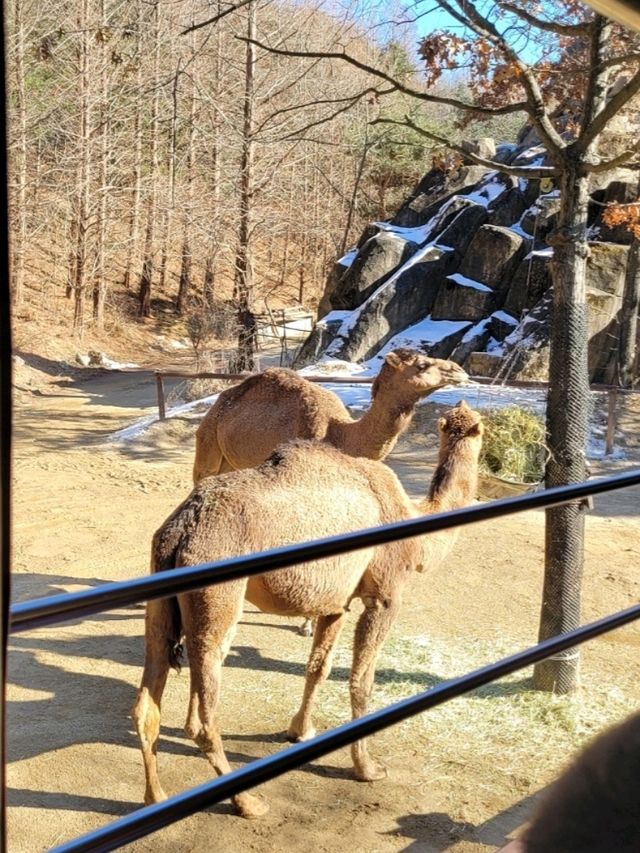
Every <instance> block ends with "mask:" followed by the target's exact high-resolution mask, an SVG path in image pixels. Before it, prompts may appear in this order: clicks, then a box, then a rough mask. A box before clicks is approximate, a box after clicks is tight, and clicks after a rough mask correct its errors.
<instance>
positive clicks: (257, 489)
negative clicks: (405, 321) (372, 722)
mask: <svg viewBox="0 0 640 853" xmlns="http://www.w3.org/2000/svg"><path fill="white" fill-rule="evenodd" d="M439 429H440V451H439V458H438V466H437V468H436V471H435V474H434V476H433V479H432V482H431V486H430V489H429V494H428V496H427V498H426V499H425V500H423V501H417V502H414V501H412V500H410V498H409V497H408V496H407V494H406V492H405V491H404V489H403V487H402V485H401V484H400V482H399V480H398V478H397V477H396V475H395V474H394V473H393V471H391V469H390V468H388V467H387V466H386V465H384V464H383V463H380V462H376V461H373V460H370V459H361V458H350V457H347V456H345V455H344V454H343V453H341V452H340V451H338V450H336V449H335V448H334V447H331V446H330V445H328V444H325V443H320V442H306V441H296V442H292V443H290V444H288V445H284V446H282V447H279V448H278V449H277V450H276V451H275V452H274V453H273V455H272V456H271V457H270V458H269V460H268V461H267V462H265V463H264V464H263V465H261V466H260V467H259V468H256V469H250V470H244V471H235V472H232V473H230V474H225V475H223V476H221V477H208V478H206V479H205V480H203V481H202V482H201V483H200V484H199V485H198V486H196V488H195V489H194V490H193V491H192V492H191V494H190V495H189V497H188V498H187V499H186V500H185V501H184V502H183V503H182V504H181V505H180V506H179V507H178V508H177V509H176V510H175V511H174V512H173V514H172V515H171V516H169V518H168V519H167V520H166V521H165V523H164V524H163V525H162V526H161V527H160V529H159V530H158V531H157V532H156V534H155V536H154V539H153V546H152V558H151V566H152V571H163V570H166V569H172V568H175V567H178V566H186V565H191V564H197V563H203V562H206V561H209V560H218V559H223V558H225V557H232V556H235V555H238V554H245V553H250V552H252V551H261V550H264V549H267V548H274V547H278V546H281V545H285V544H289V543H292V542H300V541H305V540H311V539H317V538H321V537H324V536H331V535H335V534H340V533H345V532H348V531H351V530H356V529H361V528H365V527H373V526H375V525H379V524H385V523H387V522H392V521H398V520H400V519H407V518H414V517H417V516H419V515H422V514H424V513H428V512H435V511H442V510H448V509H453V508H455V507H459V506H464V505H465V504H469V503H471V502H472V501H473V500H474V499H475V497H476V486H477V467H478V456H479V453H480V446H481V444H482V423H481V421H480V416H479V415H478V414H477V412H474V411H472V410H471V409H470V408H469V407H468V406H467V405H466V403H464V402H462V403H460V404H459V405H458V406H456V408H454V409H452V410H451V411H449V412H448V413H447V415H446V416H445V417H443V418H440V421H439ZM309 484H312V488H310V487H309ZM454 539H455V531H450V532H445V533H444V534H440V535H436V536H434V535H431V536H423V537H414V538H412V539H408V540H405V541H402V542H392V543H390V544H388V545H382V546H378V547H377V548H368V549H363V550H360V551H354V552H352V553H350V554H343V555H340V556H337V557H332V558H326V559H324V560H319V561H315V562H311V563H306V564H302V565H296V566H292V567H291V568H287V569H281V570H280V571H276V572H271V573H267V574H265V575H260V576H257V577H253V578H249V579H248V580H247V579H242V580H237V581H228V582H226V583H223V584H217V585H215V586H210V587H207V588H206V589H200V590H197V591H195V592H189V593H185V594H182V595H180V596H178V597H177V598H169V599H163V600H160V601H150V602H148V604H147V611H146V619H145V662H144V671H143V675H142V682H141V686H140V690H139V691H138V695H137V699H136V702H135V704H134V706H133V709H132V717H133V720H134V722H135V726H136V730H137V732H138V735H139V737H140V743H141V747H142V755H143V761H144V768H145V777H146V790H145V797H144V801H145V803H147V804H148V803H154V802H159V801H160V800H162V799H164V798H165V794H164V791H163V790H162V787H161V785H160V781H159V779H158V771H157V761H156V750H157V743H158V735H159V732H160V701H161V697H162V693H163V691H164V687H165V683H166V679H167V674H168V671H169V668H170V666H177V665H178V664H179V651H180V650H181V646H180V644H181V641H182V637H183V636H185V637H186V646H187V652H188V656H189V665H190V684H191V687H190V690H191V698H190V702H189V711H188V716H187V724H186V727H185V730H186V732H187V734H188V735H189V736H191V737H193V739H194V740H195V742H196V744H197V745H198V746H199V747H200V749H201V750H202V751H203V752H204V754H205V756H206V757H207V759H208V760H209V762H210V763H211V764H212V766H213V768H214V769H215V771H216V772H217V773H227V772H229V770H230V767H229V763H228V761H227V758H226V756H225V754H224V750H223V748H222V741H221V739H220V734H219V732H218V729H217V727H216V724H215V722H214V714H215V710H216V705H217V702H218V694H219V690H220V679H221V667H222V662H223V660H224V658H225V655H226V654H227V652H228V651H229V647H230V645H231V642H232V640H233V637H234V634H235V631H236V625H237V623H238V620H239V618H240V615H241V613H242V604H243V600H244V599H245V598H246V599H247V600H248V601H250V602H251V603H252V604H254V605H256V606H257V607H258V608H259V609H260V610H262V611H264V612H266V613H277V614H281V615H287V616H306V617H316V618H317V624H316V628H315V633H314V637H313V646H312V650H311V654H310V657H309V661H308V663H307V669H306V678H305V686H304V694H303V698H302V704H301V706H300V709H299V711H298V712H297V713H296V714H295V716H294V717H293V719H292V721H291V724H290V726H289V730H288V734H289V737H290V738H291V739H294V740H305V739H308V738H310V737H313V735H314V734H315V730H314V728H313V724H312V721H311V710H312V704H313V701H314V699H315V696H316V693H317V691H318V688H319V686H320V684H321V682H322V681H323V680H324V679H326V677H327V676H328V674H329V670H330V667H331V654H332V649H333V646H334V644H335V642H336V640H337V638H338V635H339V633H340V630H341V628H342V626H343V623H344V621H345V618H346V613H347V611H348V610H349V607H350V604H351V602H352V601H353V599H356V598H359V599H360V600H361V601H362V603H363V605H364V610H363V612H362V613H361V615H360V617H359V619H358V622H357V625H356V629H355V639H354V651H353V665H352V668H351V676H350V693H351V705H352V711H353V716H354V717H359V716H361V715H362V714H364V713H365V712H366V710H367V701H368V698H369V695H370V693H371V690H372V687H373V681H374V676H375V665H376V659H377V655H378V651H379V649H380V646H381V644H382V642H383V640H384V639H385V637H386V636H387V633H388V632H389V629H390V628H391V626H392V624H393V622H394V621H395V619H396V617H397V615H398V612H399V609H400V605H401V600H402V592H403V588H404V586H405V584H406V583H407V581H408V580H409V578H410V577H411V574H412V572H413V571H415V570H418V571H422V570H423V569H424V568H425V567H427V566H432V565H433V564H434V563H436V562H437V560H438V559H441V558H442V557H443V556H444V555H445V553H446V551H447V550H448V548H449V547H450V545H451V543H452V541H453V540H454ZM351 751H352V757H353V762H354V770H355V776H356V778H357V779H360V780H363V781H373V780H375V779H380V778H382V777H383V776H384V775H386V773H385V770H384V768H383V767H382V765H380V764H378V763H377V762H376V761H374V760H373V759H372V758H371V757H370V756H369V754H368V751H367V746H366V742H365V741H359V742H358V743H355V744H353V746H352V748H351ZM234 804H235V806H236V808H237V809H238V810H239V812H240V813H241V814H242V815H244V816H246V817H257V816H258V815H260V814H263V813H264V812H265V811H266V810H267V807H266V805H265V804H264V803H263V801H262V800H260V799H259V798H257V797H255V796H253V795H252V794H248V793H242V794H239V795H238V796H236V797H235V798H234Z"/></svg>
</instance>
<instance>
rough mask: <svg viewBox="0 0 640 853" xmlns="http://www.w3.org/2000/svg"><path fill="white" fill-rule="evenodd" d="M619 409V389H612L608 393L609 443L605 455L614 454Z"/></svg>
mask: <svg viewBox="0 0 640 853" xmlns="http://www.w3.org/2000/svg"><path fill="white" fill-rule="evenodd" d="M617 408H618V389H617V388H612V389H611V390H610V391H607V441H606V445H605V451H604V452H605V454H606V455H607V456H608V455H609V454H610V453H613V445H614V443H615V439H616V412H617Z"/></svg>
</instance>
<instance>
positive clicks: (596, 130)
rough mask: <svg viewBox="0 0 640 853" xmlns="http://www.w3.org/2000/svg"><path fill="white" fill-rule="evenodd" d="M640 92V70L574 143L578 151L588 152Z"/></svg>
mask: <svg viewBox="0 0 640 853" xmlns="http://www.w3.org/2000/svg"><path fill="white" fill-rule="evenodd" d="M638 92H640V70H638V71H637V72H636V73H635V75H634V76H633V77H632V78H631V80H629V82H628V83H626V84H625V85H624V86H623V87H622V88H621V89H620V91H619V92H617V93H616V94H615V95H614V96H613V97H612V98H611V99H610V100H609V102H608V103H607V105H606V106H605V108H604V109H603V110H601V111H600V112H599V113H598V115H597V116H596V117H595V118H594V119H593V121H592V122H591V123H590V124H589V125H588V126H587V127H586V128H585V130H584V132H583V133H581V134H580V138H579V139H578V140H577V141H576V142H575V143H574V145H575V148H576V150H577V151H581V152H582V151H586V149H587V148H588V146H589V145H590V144H591V143H592V142H593V140H594V139H595V138H596V136H598V134H600V133H602V131H603V130H604V128H605V127H606V126H607V123H608V122H609V121H610V120H611V119H612V118H613V117H614V115H616V113H618V112H620V110H621V109H622V108H623V107H624V106H625V104H627V103H628V102H629V101H630V100H631V98H633V97H634V96H635V95H637V94H638Z"/></svg>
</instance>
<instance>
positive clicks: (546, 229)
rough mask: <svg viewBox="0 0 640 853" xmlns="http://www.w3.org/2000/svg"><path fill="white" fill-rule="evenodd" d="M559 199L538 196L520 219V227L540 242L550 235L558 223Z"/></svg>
mask: <svg viewBox="0 0 640 853" xmlns="http://www.w3.org/2000/svg"><path fill="white" fill-rule="evenodd" d="M559 211H560V199H559V198H556V197H555V196H544V195H541V196H539V197H538V198H537V199H536V201H535V202H534V204H532V205H531V207H528V208H527V210H525V212H524V214H523V215H522V218H521V219H520V227H521V228H522V230H523V231H526V232H527V234H531V236H532V237H534V236H535V239H536V240H538V241H541V242H544V241H545V239H546V238H547V237H548V236H549V234H551V232H552V231H553V230H554V229H555V228H556V225H557V222H558V213H559Z"/></svg>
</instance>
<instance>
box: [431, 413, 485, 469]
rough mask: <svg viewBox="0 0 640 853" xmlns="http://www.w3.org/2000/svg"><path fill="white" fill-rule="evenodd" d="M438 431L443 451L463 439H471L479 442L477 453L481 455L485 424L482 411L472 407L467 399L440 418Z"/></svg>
mask: <svg viewBox="0 0 640 853" xmlns="http://www.w3.org/2000/svg"><path fill="white" fill-rule="evenodd" d="M438 431H439V433H440V452H441V453H442V452H443V451H447V450H450V449H451V447H452V446H453V445H454V444H457V443H458V442H459V441H461V440H462V439H471V440H474V444H477V454H478V456H479V455H480V448H481V445H482V434H483V432H484V424H483V423H482V418H481V416H480V413H479V412H475V411H474V410H473V409H471V408H470V407H469V405H468V403H467V402H466V401H465V400H460V402H459V403H458V405H457V406H454V408H453V409H449V411H448V412H447V413H446V414H445V415H443V416H442V417H441V418H438ZM475 449H476V448H475V447H474V450H475Z"/></svg>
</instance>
